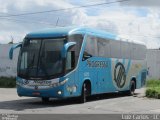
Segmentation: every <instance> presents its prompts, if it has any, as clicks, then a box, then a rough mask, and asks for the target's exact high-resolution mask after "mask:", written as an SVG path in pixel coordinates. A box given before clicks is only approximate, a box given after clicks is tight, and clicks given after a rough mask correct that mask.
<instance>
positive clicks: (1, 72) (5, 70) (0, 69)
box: [0, 44, 19, 77]
mask: <svg viewBox="0 0 160 120" xmlns="http://www.w3.org/2000/svg"><path fill="white" fill-rule="evenodd" d="M12 45H13V44H0V76H5V77H11V76H16V74H17V60H18V53H19V49H16V50H15V51H14V56H13V60H10V59H9V50H10V48H11V46H12Z"/></svg>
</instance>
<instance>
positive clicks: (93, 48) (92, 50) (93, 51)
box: [85, 36, 98, 56]
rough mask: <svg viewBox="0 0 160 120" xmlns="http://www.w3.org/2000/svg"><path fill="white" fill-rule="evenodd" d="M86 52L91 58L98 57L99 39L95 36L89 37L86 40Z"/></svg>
mask: <svg viewBox="0 0 160 120" xmlns="http://www.w3.org/2000/svg"><path fill="white" fill-rule="evenodd" d="M85 52H86V54H88V55H91V56H97V55H98V53H97V38H96V37H94V36H88V37H87V39H86V46H85Z"/></svg>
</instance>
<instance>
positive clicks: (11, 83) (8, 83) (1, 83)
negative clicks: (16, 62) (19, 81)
mask: <svg viewBox="0 0 160 120" xmlns="http://www.w3.org/2000/svg"><path fill="white" fill-rule="evenodd" d="M14 87H16V78H15V77H0V88H14Z"/></svg>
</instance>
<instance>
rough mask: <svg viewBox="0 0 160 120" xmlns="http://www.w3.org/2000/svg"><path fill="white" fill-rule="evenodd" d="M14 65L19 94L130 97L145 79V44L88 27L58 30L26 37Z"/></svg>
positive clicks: (43, 98)
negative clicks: (109, 94) (120, 95)
mask: <svg viewBox="0 0 160 120" xmlns="http://www.w3.org/2000/svg"><path fill="white" fill-rule="evenodd" d="M18 47H20V52H19V58H18V65H17V80H16V84H17V93H18V95H19V96H29V97H40V98H42V101H48V100H49V98H68V97H80V100H81V102H85V101H86V97H87V96H89V95H94V94H101V93H110V92H117V91H120V92H122V91H124V92H127V93H128V94H133V93H134V91H135V89H138V88H141V87H142V86H143V85H144V84H145V80H146V73H147V71H146V46H145V45H144V44H143V43H139V42H129V41H127V40H123V39H120V38H118V36H116V35H112V34H110V33H106V32H104V31H99V30H94V29H91V28H86V27H62V28H54V29H47V30H41V31H37V32H32V33H29V34H27V35H26V36H25V38H24V40H23V42H22V43H19V44H17V45H14V46H12V48H11V49H10V53H9V56H10V59H12V57H13V50H14V49H15V48H18Z"/></svg>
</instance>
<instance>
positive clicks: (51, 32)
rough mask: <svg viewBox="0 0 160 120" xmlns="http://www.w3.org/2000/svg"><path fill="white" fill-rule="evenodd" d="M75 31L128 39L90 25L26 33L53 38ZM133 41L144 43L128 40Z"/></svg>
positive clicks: (114, 38) (29, 36) (28, 35)
mask: <svg viewBox="0 0 160 120" xmlns="http://www.w3.org/2000/svg"><path fill="white" fill-rule="evenodd" d="M74 33H80V34H85V33H87V34H93V35H96V36H99V37H103V38H108V39H112V40H122V41H128V40H127V39H122V38H121V37H119V36H118V35H114V34H111V33H109V32H106V31H103V30H97V29H95V28H88V27H55V28H49V29H44V30H39V31H35V32H31V33H28V34H27V35H26V38H52V37H62V36H67V35H69V34H74ZM128 42H132V43H137V44H143V45H145V44H144V43H143V42H140V41H135V40H134V41H128Z"/></svg>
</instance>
